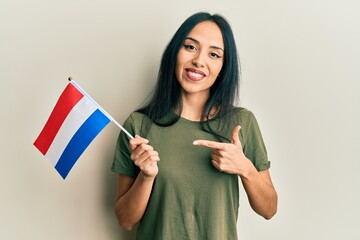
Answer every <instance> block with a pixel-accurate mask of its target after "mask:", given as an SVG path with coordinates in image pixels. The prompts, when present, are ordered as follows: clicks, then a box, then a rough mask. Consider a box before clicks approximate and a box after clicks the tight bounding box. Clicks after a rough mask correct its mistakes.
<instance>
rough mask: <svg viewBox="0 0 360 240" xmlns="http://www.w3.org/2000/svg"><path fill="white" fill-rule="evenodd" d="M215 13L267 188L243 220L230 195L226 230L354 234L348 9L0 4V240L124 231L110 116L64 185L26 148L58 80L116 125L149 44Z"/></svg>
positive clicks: (139, 80)
mask: <svg viewBox="0 0 360 240" xmlns="http://www.w3.org/2000/svg"><path fill="white" fill-rule="evenodd" d="M197 11H209V12H211V13H220V14H223V15H224V16H225V17H226V18H227V19H228V20H229V22H230V24H231V25H232V28H233V31H234V34H235V37H236V41H237V45H238V51H239V54H240V60H241V66H242V83H241V105H242V106H244V107H247V108H249V109H250V110H252V111H253V112H254V113H255V115H256V116H257V119H258V122H259V124H260V127H261V130H262V132H263V136H264V139H265V142H266V145H267V149H268V153H269V158H270V160H271V162H272V167H271V174H272V178H273V181H274V184H275V186H276V188H277V191H278V195H279V207H278V208H279V209H278V213H277V215H276V216H275V217H274V218H273V219H272V220H270V221H266V220H264V219H262V218H261V217H259V216H258V215H256V214H255V213H254V212H253V211H252V210H251V209H250V206H249V204H248V202H247V198H246V196H245V193H244V191H243V189H242V187H240V189H241V192H240V193H241V204H240V214H239V218H238V230H239V238H240V239H247V240H254V239H255V240H256V239H267V240H289V239H292V240H313V239H315V240H317V239H328V240H338V239H346V240H355V239H360V233H359V230H358V216H359V215H360V205H359V202H360V187H359V185H360V177H359V174H358V172H359V169H360V157H359V156H358V153H357V150H358V148H359V146H360V141H359V133H360V131H359V130H360V128H359V126H358V124H359V122H360V111H359V103H360V97H359V95H360V94H359V90H360V83H359V82H360V81H359V80H360V67H359V59H360V47H359V46H360V45H359V42H360V24H359V23H360V17H359V11H360V3H359V2H358V1H355V0H342V1H335V0H327V1H326V0H316V1H314V0H311V1H310V0H304V1H295V0H287V1H285V0H273V1H267V0H265V1H263V0H262V1H259V0H255V1H254V0H252V1H241V0H240V1H235V0H234V1H230V0H225V1H215V0H214V1H209V0H208V1H205V0H200V1H189V0H183V1H165V0H159V1H143V2H141V1H115V0H105V1H99V0H87V1H85V0H71V1H70V0H64V1H41V0H28V1H25V0H1V1H0V31H1V37H0V80H1V94H0V111H1V112H0V113H1V115H0V121H1V122H0V123H1V124H0V150H1V161H0V163H1V168H0V192H1V197H0V235H1V238H2V239H16V240H17V239H36V240H39V239H40V240H42V239H54V240H56V239H89V240H98V239H105V240H107V239H109V240H110V239H111V240H112V239H125V240H127V239H133V236H134V234H133V233H126V232H125V231H123V230H121V229H120V228H119V227H118V225H117V222H116V219H115V216H114V213H113V203H114V199H115V193H116V184H117V182H116V181H117V176H116V175H115V174H113V173H112V172H111V171H110V166H111V162H112V157H113V151H114V147H115V141H116V138H117V135H118V133H119V129H118V128H117V127H116V126H115V125H114V124H110V125H109V126H107V127H106V128H105V130H103V131H102V132H101V133H100V134H99V136H98V137H97V138H96V139H95V140H94V141H93V142H92V144H91V145H90V146H89V148H88V149H87V150H86V151H85V153H84V154H83V155H82V156H81V158H80V159H79V161H78V162H77V163H76V165H75V166H74V168H73V170H72V171H71V172H70V174H69V176H68V178H67V179H66V180H65V181H64V180H62V179H61V177H60V176H59V175H58V174H57V172H56V171H55V170H54V169H53V167H52V166H51V164H50V163H49V162H48V161H47V160H46V159H45V158H44V157H43V156H42V155H41V154H40V152H38V151H37V149H35V147H33V145H32V143H33V141H34V140H35V138H36V137H37V135H38V134H39V132H40V130H41V129H42V127H43V125H44V124H45V122H46V120H47V118H48V116H49V114H50V112H51V110H52V108H53V106H54V104H55V102H56V100H57V98H58V97H59V94H60V93H61V91H62V90H63V88H64V87H65V85H66V84H67V77H68V76H72V77H74V79H76V81H77V82H78V83H79V84H80V85H81V86H82V87H83V88H84V89H85V90H86V91H87V92H88V93H89V94H90V95H91V96H92V97H93V98H94V99H95V100H96V101H97V102H98V103H100V105H102V107H103V108H105V109H106V110H107V111H108V112H109V113H110V114H111V115H113V117H114V118H115V119H117V120H118V121H119V122H121V123H122V122H123V121H124V120H125V118H126V117H127V116H128V115H129V114H130V112H131V111H133V110H134V109H135V108H137V107H138V106H139V105H140V104H141V103H142V101H143V100H144V99H145V98H146V96H147V95H148V94H149V93H150V91H151V89H152V87H153V86H154V83H155V79H156V74H157V68H158V65H159V61H160V57H161V54H162V51H163V49H164V47H165V45H166V44H167V42H168V41H169V40H170V38H171V37H172V35H173V34H174V33H175V30H176V29H177V28H178V27H179V26H180V24H181V23H182V22H183V21H184V20H185V19H186V18H187V17H188V16H190V15H191V14H193V13H195V12H197Z"/></svg>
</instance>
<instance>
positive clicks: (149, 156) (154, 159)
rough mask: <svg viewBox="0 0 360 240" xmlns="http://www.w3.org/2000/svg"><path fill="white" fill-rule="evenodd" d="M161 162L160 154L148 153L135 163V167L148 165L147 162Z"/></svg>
mask: <svg viewBox="0 0 360 240" xmlns="http://www.w3.org/2000/svg"><path fill="white" fill-rule="evenodd" d="M158 161H160V157H159V154H158V152H156V151H147V152H145V153H143V154H142V155H140V156H139V157H138V158H137V159H136V160H135V161H134V163H135V165H137V166H139V165H142V164H146V163H147V162H158Z"/></svg>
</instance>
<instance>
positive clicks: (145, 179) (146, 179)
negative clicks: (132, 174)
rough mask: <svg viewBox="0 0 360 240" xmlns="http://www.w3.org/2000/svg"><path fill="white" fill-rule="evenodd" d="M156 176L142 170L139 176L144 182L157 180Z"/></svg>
mask: <svg viewBox="0 0 360 240" xmlns="http://www.w3.org/2000/svg"><path fill="white" fill-rule="evenodd" d="M155 177H156V175H155V176H149V175H147V174H145V173H144V172H143V171H140V173H139V178H140V179H141V180H142V181H143V182H153V181H154V180H155Z"/></svg>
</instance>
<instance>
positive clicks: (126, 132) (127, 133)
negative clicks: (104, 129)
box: [68, 77, 134, 139]
mask: <svg viewBox="0 0 360 240" xmlns="http://www.w3.org/2000/svg"><path fill="white" fill-rule="evenodd" d="M68 80H69V82H72V83H73V84H74V85H75V86H76V87H77V88H78V89H79V90H80V91H81V92H82V93H83V94H85V95H87V96H88V97H89V98H90V99H91V100H92V101H93V102H94V103H95V104H96V105H97V106H98V107H99V108H100V109H101V111H103V112H104V113H105V114H106V115H107V116H108V117H109V118H110V120H111V121H112V122H113V123H115V125H116V126H118V127H119V128H120V129H121V130H122V131H124V133H125V134H126V135H127V136H128V137H129V138H130V139H132V138H134V137H133V136H132V135H131V134H130V133H129V132H128V131H127V130H126V129H125V128H124V127H123V126H121V125H120V124H119V123H118V122H117V121H116V120H115V119H114V118H113V117H112V116H111V115H110V114H109V113H108V112H107V111H105V110H104V109H103V108H102V107H100V106H99V104H97V102H95V101H94V100H93V99H92V98H91V97H90V96H89V95H88V94H87V93H86V92H85V91H84V90H83V89H82V88H81V87H80V86H79V85H78V84H77V83H76V82H75V81H72V80H73V78H72V77H68Z"/></svg>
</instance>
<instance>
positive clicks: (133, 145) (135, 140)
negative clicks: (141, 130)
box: [129, 135, 149, 150]
mask: <svg viewBox="0 0 360 240" xmlns="http://www.w3.org/2000/svg"><path fill="white" fill-rule="evenodd" d="M144 143H145V144H147V143H149V140H147V139H146V138H142V137H140V136H139V135H136V136H135V138H133V139H130V141H129V145H130V149H131V150H134V149H135V148H136V147H137V146H138V145H140V144H144Z"/></svg>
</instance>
